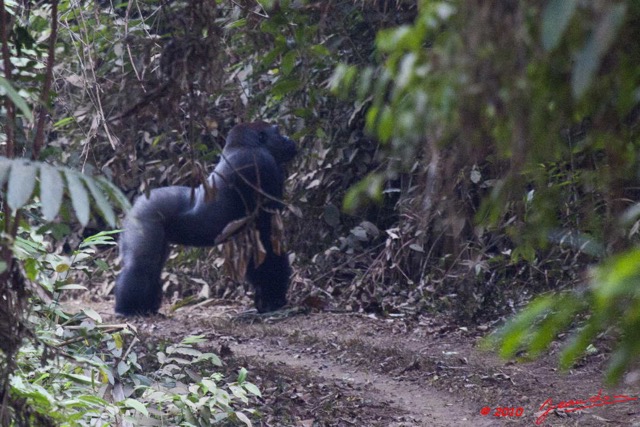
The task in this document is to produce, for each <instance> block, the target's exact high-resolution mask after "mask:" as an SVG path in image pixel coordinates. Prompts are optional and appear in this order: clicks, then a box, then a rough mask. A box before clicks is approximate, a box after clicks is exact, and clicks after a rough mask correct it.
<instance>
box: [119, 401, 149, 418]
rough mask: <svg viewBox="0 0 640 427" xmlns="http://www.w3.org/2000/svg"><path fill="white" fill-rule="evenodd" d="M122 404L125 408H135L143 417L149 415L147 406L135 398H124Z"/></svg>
mask: <svg viewBox="0 0 640 427" xmlns="http://www.w3.org/2000/svg"><path fill="white" fill-rule="evenodd" d="M122 404H123V405H124V406H125V407H127V408H131V409H135V410H136V411H138V412H140V413H141V414H143V415H144V416H145V417H148V416H149V411H148V410H147V407H146V406H145V405H144V403H142V402H139V401H137V400H135V399H125V400H124V401H123V402H122Z"/></svg>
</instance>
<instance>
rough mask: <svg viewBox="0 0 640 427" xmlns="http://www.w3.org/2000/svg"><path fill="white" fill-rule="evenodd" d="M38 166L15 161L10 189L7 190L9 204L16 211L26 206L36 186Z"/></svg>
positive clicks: (10, 179)
mask: <svg viewBox="0 0 640 427" xmlns="http://www.w3.org/2000/svg"><path fill="white" fill-rule="evenodd" d="M37 172H38V165H37V164H34V163H31V162H27V161H23V160H14V161H13V162H12V165H11V171H10V172H9V185H8V186H9V188H8V190H7V202H8V203H9V206H10V207H11V209H13V210H14V211H15V210H17V209H20V208H21V207H22V206H24V205H25V204H26V203H27V201H28V200H29V198H30V197H31V194H32V193H33V189H34V188H35V185H36V174H37Z"/></svg>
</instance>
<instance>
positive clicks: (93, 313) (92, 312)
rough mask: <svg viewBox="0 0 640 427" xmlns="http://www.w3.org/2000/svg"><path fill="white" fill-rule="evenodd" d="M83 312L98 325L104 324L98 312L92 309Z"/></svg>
mask: <svg viewBox="0 0 640 427" xmlns="http://www.w3.org/2000/svg"><path fill="white" fill-rule="evenodd" d="M82 312H83V313H84V314H85V315H86V316H87V317H88V318H90V319H91V320H94V321H95V322H96V323H102V316H100V314H98V312H97V311H95V310H94V309H92V308H85V309H83V310H82Z"/></svg>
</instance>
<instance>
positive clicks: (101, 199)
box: [82, 177, 116, 227]
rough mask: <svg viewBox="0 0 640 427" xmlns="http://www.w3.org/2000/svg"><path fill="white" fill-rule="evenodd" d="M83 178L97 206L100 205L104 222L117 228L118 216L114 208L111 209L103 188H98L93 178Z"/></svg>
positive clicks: (99, 208)
mask: <svg viewBox="0 0 640 427" xmlns="http://www.w3.org/2000/svg"><path fill="white" fill-rule="evenodd" d="M82 178H83V181H84V183H85V185H86V186H87V187H88V188H89V191H90V192H91V195H92V196H93V199H94V200H95V201H96V204H97V205H98V210H99V211H100V213H101V214H102V217H103V218H104V220H105V221H106V222H107V224H109V225H110V226H111V227H115V226H116V214H115V213H114V212H113V208H112V207H111V204H110V203H109V201H108V200H107V198H106V197H105V195H104V193H103V190H102V189H101V188H98V186H97V185H96V181H95V180H94V179H93V178H89V177H82Z"/></svg>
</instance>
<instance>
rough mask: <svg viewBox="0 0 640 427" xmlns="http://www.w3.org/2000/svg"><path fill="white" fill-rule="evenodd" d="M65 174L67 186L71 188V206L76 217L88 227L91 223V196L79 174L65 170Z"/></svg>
mask: <svg viewBox="0 0 640 427" xmlns="http://www.w3.org/2000/svg"><path fill="white" fill-rule="evenodd" d="M64 174H65V176H66V178H67V185H68V187H69V196H70V197H71V204H72V205H73V210H74V211H75V213H76V217H77V218H78V221H80V224H82V225H83V226H84V225H87V223H88V222H89V210H90V209H89V195H88V194H87V189H86V188H85V187H84V185H83V184H82V180H81V179H80V176H79V174H78V173H77V172H74V171H71V170H65V171H64Z"/></svg>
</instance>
